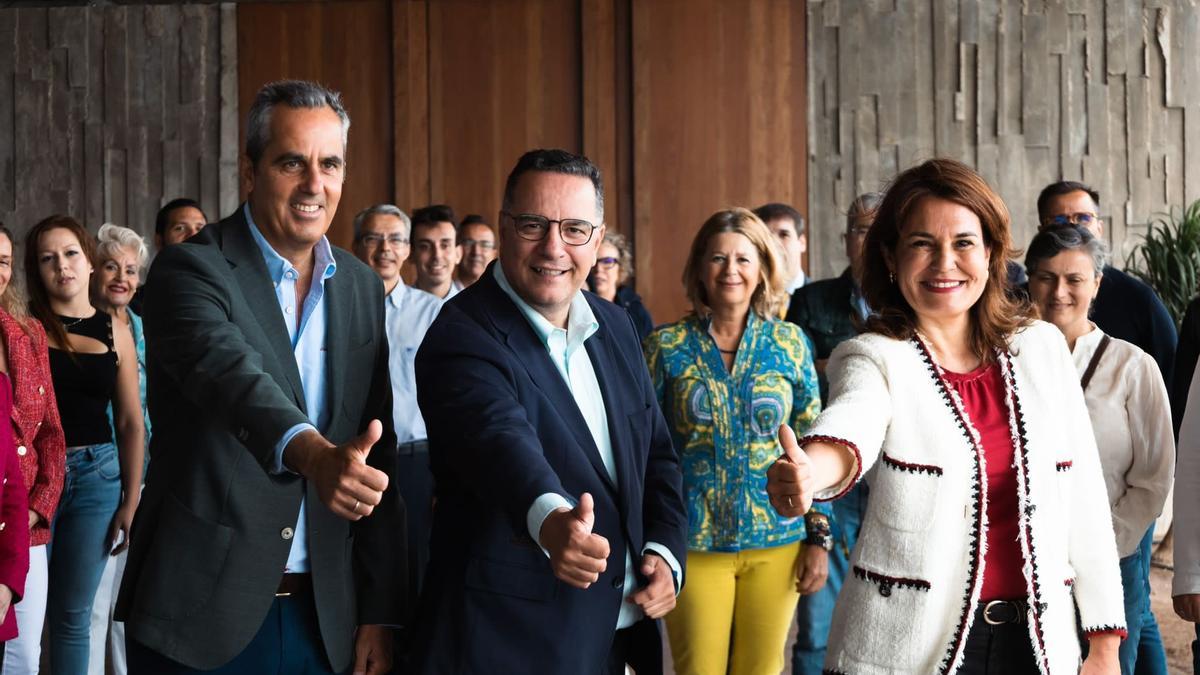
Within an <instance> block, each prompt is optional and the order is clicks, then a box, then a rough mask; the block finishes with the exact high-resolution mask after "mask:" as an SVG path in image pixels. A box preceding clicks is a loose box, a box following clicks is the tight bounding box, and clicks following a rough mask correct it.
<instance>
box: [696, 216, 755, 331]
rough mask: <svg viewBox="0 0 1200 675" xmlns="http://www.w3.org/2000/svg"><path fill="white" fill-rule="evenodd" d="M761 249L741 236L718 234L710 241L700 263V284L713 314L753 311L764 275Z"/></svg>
mask: <svg viewBox="0 0 1200 675" xmlns="http://www.w3.org/2000/svg"><path fill="white" fill-rule="evenodd" d="M761 265H762V263H761V261H760V260H759V258H758V249H756V248H755V247H754V242H752V241H750V238H749V237H747V236H746V235H744V234H741V233H739V232H718V233H717V234H715V235H713V236H712V237H711V238H710V239H709V240H708V247H707V248H706V249H705V251H704V258H703V259H702V262H701V268H700V281H701V283H703V284H704V291H705V293H706V294H707V296H708V306H709V307H711V308H712V310H713V311H714V312H721V311H725V310H729V309H732V310H736V311H737V312H738V313H745V312H747V311H749V309H750V302H751V300H752V299H753V298H754V290H755V289H756V288H758V282H759V278H760V277H761V275H762V271H761Z"/></svg>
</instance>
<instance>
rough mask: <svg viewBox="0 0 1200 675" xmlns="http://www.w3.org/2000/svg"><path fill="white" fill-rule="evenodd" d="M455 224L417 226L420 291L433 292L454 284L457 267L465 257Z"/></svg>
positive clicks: (416, 243) (416, 248) (415, 234)
mask: <svg viewBox="0 0 1200 675" xmlns="http://www.w3.org/2000/svg"><path fill="white" fill-rule="evenodd" d="M457 237H458V235H457V233H456V232H455V231H454V223H449V222H446V221H442V222H437V223H423V224H421V225H415V226H413V238H412V245H413V249H414V251H415V252H416V255H415V256H414V257H413V261H414V262H415V263H416V264H417V288H420V289H422V290H426V291H428V290H431V289H436V288H441V287H443V286H446V285H448V284H449V283H450V281H451V277H452V275H453V274H454V266H455V265H457V264H458V260H459V258H460V257H462V249H461V248H459V247H458V243H457Z"/></svg>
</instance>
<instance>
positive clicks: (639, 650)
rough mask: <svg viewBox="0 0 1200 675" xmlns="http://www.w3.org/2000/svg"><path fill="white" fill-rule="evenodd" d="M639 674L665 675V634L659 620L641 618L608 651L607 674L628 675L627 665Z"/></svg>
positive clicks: (619, 633)
mask: <svg viewBox="0 0 1200 675" xmlns="http://www.w3.org/2000/svg"><path fill="white" fill-rule="evenodd" d="M626 664H628V665H629V666H630V667H631V668H633V672H635V673H637V675H662V672H663V653H662V634H661V633H660V632H659V623H658V621H652V620H650V619H642V620H641V621H639V622H637V623H635V624H633V625H632V626H630V627H629V628H622V629H621V630H619V631H617V633H616V635H614V636H613V645H612V649H610V650H609V652H608V668H607V670H606V672H607V673H608V675H625V665H626Z"/></svg>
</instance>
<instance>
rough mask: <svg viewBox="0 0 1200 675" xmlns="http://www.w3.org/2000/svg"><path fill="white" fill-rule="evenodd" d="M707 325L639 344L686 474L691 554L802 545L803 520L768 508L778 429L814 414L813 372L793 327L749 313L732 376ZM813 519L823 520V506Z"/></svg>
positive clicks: (799, 427) (801, 425)
mask: <svg viewBox="0 0 1200 675" xmlns="http://www.w3.org/2000/svg"><path fill="white" fill-rule="evenodd" d="M708 325H709V322H708V319H701V318H698V317H696V316H694V315H691V316H688V317H686V318H684V319H683V320H681V321H679V322H677V323H673V324H670V325H667V326H663V327H662V328H659V329H658V330H656V331H654V332H653V333H651V334H650V335H649V336H647V338H646V344H645V347H646V361H647V363H648V365H649V366H650V375H651V377H652V378H653V380H654V388H655V392H656V393H657V395H658V400H659V403H660V404H661V405H662V410H663V414H664V415H665V416H666V418H667V426H668V427H669V428H670V430H671V440H672V441H673V442H674V444H675V448H676V450H677V451H678V452H679V456H680V462H681V464H682V466H683V486H684V492H685V495H686V500H687V505H688V522H689V527H688V548H689V549H692V550H698V551H740V550H742V549H752V548H765V547H768V546H781V545H783V544H790V543H792V542H795V541H799V540H801V539H803V538H804V537H805V527H804V519H803V518H781V517H780V516H779V514H777V513H776V512H775V509H773V508H771V505H770V503H769V502H768V499H767V490H766V487H767V469H768V468H769V467H770V466H771V463H772V462H774V461H775V459H776V458H777V457H779V452H780V450H779V442H778V440H777V435H776V434H777V430H778V429H779V425H780V424H782V423H783V422H784V421H785V420H786V421H787V422H788V423H789V424H790V425H791V427H792V429H794V430H795V432H796V435H797V436H802V435H804V432H805V430H807V429H808V427H809V425H811V424H812V422H813V420H814V419H816V417H817V413H818V412H820V409H821V397H820V390H819V389H818V387H817V371H816V368H815V367H814V365H813V357H812V352H811V351H810V350H809V347H808V343H807V342H806V341H805V339H804V337H803V333H802V332H801V331H800V329H799V328H798V327H797V326H795V325H794V324H791V323H787V322H784V321H779V320H778V319H775V318H771V319H765V320H764V319H762V318H760V317H758V316H756V315H755V314H754V312H750V316H749V319H748V320H747V323H746V331H745V333H744V334H743V335H742V341H741V343H740V344H739V345H738V351H737V355H736V356H735V357H734V362H733V370H732V372H730V371H727V370H726V369H725V364H724V363H723V362H722V361H721V354H720V352H719V351H717V345H716V342H715V341H714V340H713V338H712V336H711V335H710V334H709V332H708ZM814 509H815V510H817V511H819V512H821V513H824V514H826V515H828V514H829V509H828V507H827V506H825V505H823V504H822V505H817V506H814Z"/></svg>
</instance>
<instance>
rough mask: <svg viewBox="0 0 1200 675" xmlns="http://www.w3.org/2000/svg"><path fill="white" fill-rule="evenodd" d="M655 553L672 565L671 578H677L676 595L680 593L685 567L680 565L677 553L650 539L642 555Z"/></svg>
mask: <svg viewBox="0 0 1200 675" xmlns="http://www.w3.org/2000/svg"><path fill="white" fill-rule="evenodd" d="M647 553H654V554H655V555H658V556H660V557H662V559H663V560H666V561H667V564H668V565H670V566H671V578H672V579H674V580H675V595H679V589H681V588H683V568H682V567H680V566H679V561H678V560H676V559H675V554H674V553H671V549H669V548H667V547H666V546H663V545H662V544H660V543H658V542H657V541H648V542H646V545H645V546H644V547H643V548H642V555H646V554H647Z"/></svg>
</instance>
